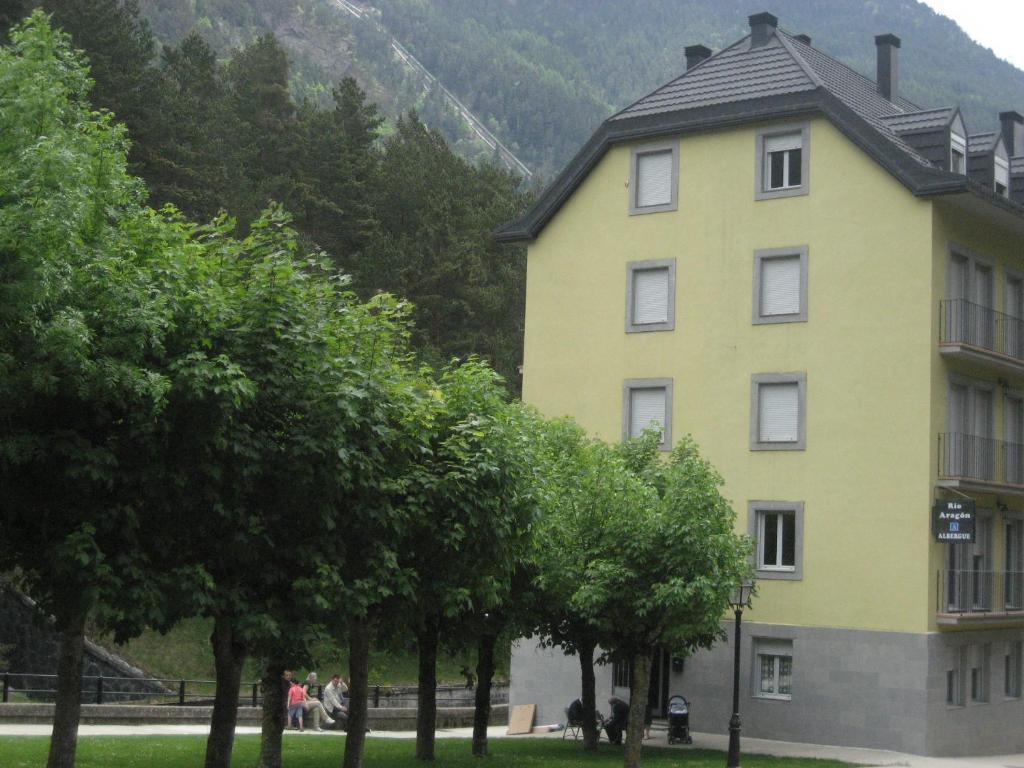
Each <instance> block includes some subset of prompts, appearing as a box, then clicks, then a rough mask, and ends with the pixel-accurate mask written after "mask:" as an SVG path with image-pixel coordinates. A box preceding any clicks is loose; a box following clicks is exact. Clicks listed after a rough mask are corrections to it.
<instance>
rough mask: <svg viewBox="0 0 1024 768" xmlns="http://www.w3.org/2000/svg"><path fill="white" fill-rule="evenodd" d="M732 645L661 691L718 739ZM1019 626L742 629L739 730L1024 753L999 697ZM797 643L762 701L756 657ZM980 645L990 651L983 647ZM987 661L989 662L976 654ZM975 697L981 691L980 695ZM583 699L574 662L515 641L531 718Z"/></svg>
mask: <svg viewBox="0 0 1024 768" xmlns="http://www.w3.org/2000/svg"><path fill="white" fill-rule="evenodd" d="M723 626H724V627H725V628H727V629H728V630H729V641H728V642H723V643H720V644H719V645H717V646H715V647H714V648H713V649H712V650H710V651H701V652H699V653H697V654H695V655H694V656H692V657H691V658H688V659H686V662H685V665H684V669H683V671H682V672H681V673H676V672H672V673H670V677H669V682H668V693H669V695H673V694H682V695H683V696H685V697H686V698H687V699H688V700H689V702H690V727H691V728H692V729H693V730H695V731H700V732H706V733H725V732H726V731H727V730H728V723H729V717H730V715H731V708H732V675H733V648H732V623H731V622H727V623H725V624H724V625H723ZM1021 640H1024V627H1017V628H1013V629H990V630H979V631H969V632H964V631H958V632H937V633H931V634H909V633H897V632H871V631H863V630H849V629H828V628H817V627H796V626H782V625H770V624H757V623H744V626H743V640H742V648H741V652H742V666H741V669H740V692H741V696H740V715H741V718H742V723H743V734H745V735H747V736H752V737H757V738H764V739H777V740H782V741H795V742H806V743H815V744H833V745H840V746H853V747H866V748H873V749H890V750H895V751H899V752H909V753H912V754H919V755H929V756H946V757H957V756H964V755H984V754H1010V753H1017V752H1021V751H1024V701H1022V700H1021V699H1020V698H1009V697H1007V696H1006V695H1005V689H1004V675H1005V658H1006V654H1007V653H1008V652H1009V648H1010V643H1012V642H1015V641H1021ZM780 644H781V645H782V647H788V646H789V645H791V647H792V659H793V662H792V689H791V697H790V698H789V699H779V698H775V699H773V698H765V697H763V696H761V695H760V694H759V684H760V679H759V676H758V675H757V674H756V670H757V668H756V659H755V656H754V651H755V649H756V648H758V647H761V648H762V649H763V648H765V647H767V646H771V647H773V648H775V649H776V650H777V649H778V648H779V647H780ZM985 647H987V648H988V651H987V652H986V651H984V650H983V649H984V648H985ZM986 656H987V658H988V660H989V661H988V664H987V668H986V665H984V664H982V663H981V661H980V660H981V659H983V658H984V657H986ZM972 666H980V668H983V669H984V671H983V672H981V673H980V674H982V675H983V676H985V677H986V679H987V695H986V696H985V697H986V698H987V701H973V700H972V696H971V694H972V690H971V685H970V682H971V671H970V668H971V667H972ZM949 671H953V672H954V674H956V675H958V679H959V681H960V683H959V684H960V686H961V691H962V693H963V697H962V698H963V702H964V703H963V705H951V704H948V703H947V701H946V699H947V672H949ZM596 674H597V689H598V699H597V700H598V708H600V705H601V703H602V702H604V701H605V700H606V699H607V698H608V696H609V695H610V694H611V693H613V692H614V693H615V694H616V695H619V696H622V697H623V698H626V697H628V691H627V690H625V689H618V688H613V687H612V673H611V668H610V667H598V668H597V670H596ZM979 692H980V691H979ZM579 695H580V671H579V662H578V661H577V659H576V658H575V657H567V656H565V655H564V654H562V653H561V652H560V651H559V650H557V649H555V650H544V649H538V648H537V645H536V642H534V641H532V640H522V641H520V642H519V643H517V644H516V645H515V646H513V652H512V664H511V688H510V693H509V701H510V703H511V704H512V705H516V704H536V705H537V722H538V723H548V722H564V721H565V708H566V707H567V706H568V705H569V703H570V702H571V701H572V700H573V699H575V698H576V697H578V696H579Z"/></svg>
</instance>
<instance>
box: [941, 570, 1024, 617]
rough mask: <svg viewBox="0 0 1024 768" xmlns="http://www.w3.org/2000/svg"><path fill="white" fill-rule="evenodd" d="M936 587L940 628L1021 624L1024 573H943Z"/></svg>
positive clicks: (1023, 614)
mask: <svg viewBox="0 0 1024 768" xmlns="http://www.w3.org/2000/svg"><path fill="white" fill-rule="evenodd" d="M935 586H936V590H935V594H936V596H937V600H938V604H937V605H936V606H935V611H936V614H937V616H938V623H939V624H967V623H1002V622H1019V621H1024V572H1021V571H968V570H942V571H939V572H938V573H937V574H936V585H935Z"/></svg>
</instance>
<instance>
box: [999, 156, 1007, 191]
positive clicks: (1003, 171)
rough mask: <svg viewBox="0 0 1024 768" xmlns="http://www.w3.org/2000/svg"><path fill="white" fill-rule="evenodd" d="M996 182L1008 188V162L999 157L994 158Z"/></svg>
mask: <svg viewBox="0 0 1024 768" xmlns="http://www.w3.org/2000/svg"><path fill="white" fill-rule="evenodd" d="M996 184H1002V185H1003V186H1004V187H1006V188H1007V189H1009V188H1010V164H1009V163H1008V162H1006V161H1005V160H1003V159H1002V158H1001V157H997V158H996Z"/></svg>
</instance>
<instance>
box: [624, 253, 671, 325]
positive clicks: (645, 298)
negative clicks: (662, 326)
mask: <svg viewBox="0 0 1024 768" xmlns="http://www.w3.org/2000/svg"><path fill="white" fill-rule="evenodd" d="M668 279H669V270H668V267H663V268H659V269H638V270H636V271H634V272H633V323H634V324H636V325H645V324H648V323H667V322H668V295H669V290H668V288H669V286H668Z"/></svg>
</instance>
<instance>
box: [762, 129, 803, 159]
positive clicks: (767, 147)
mask: <svg viewBox="0 0 1024 768" xmlns="http://www.w3.org/2000/svg"><path fill="white" fill-rule="evenodd" d="M802 142H803V136H802V135H801V134H800V133H799V132H798V133H785V134H783V135H781V136H765V138H764V151H765V154H768V153H770V152H786V151H787V150H790V149H800V145H801V143H802Z"/></svg>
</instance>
